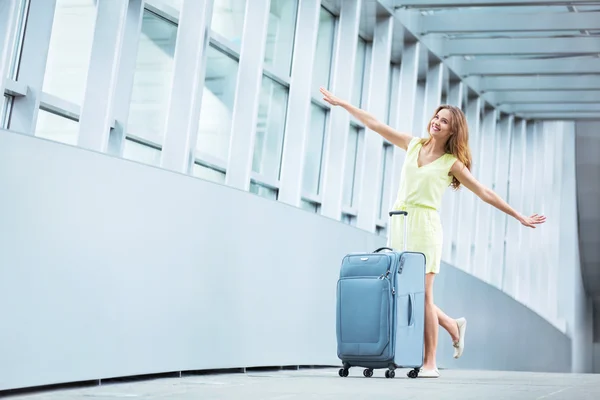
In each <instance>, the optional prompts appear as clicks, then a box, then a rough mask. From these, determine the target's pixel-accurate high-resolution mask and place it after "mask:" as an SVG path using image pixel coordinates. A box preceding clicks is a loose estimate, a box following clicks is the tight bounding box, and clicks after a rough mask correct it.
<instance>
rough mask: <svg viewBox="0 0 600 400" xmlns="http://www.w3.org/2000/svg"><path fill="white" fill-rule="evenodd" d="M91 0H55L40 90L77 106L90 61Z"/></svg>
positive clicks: (91, 32) (93, 5) (92, 19)
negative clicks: (46, 58) (46, 59)
mask: <svg viewBox="0 0 600 400" xmlns="http://www.w3.org/2000/svg"><path fill="white" fill-rule="evenodd" d="M95 19H96V5H95V1H94V0H57V2H56V11H55V12H54V20H53V23H52V33H51V35H50V46H49V49H48V61H47V62H46V71H45V74H44V85H43V91H44V92H47V93H50V94H53V95H55V96H58V97H60V98H62V99H65V100H68V101H71V102H73V103H76V104H79V105H81V102H82V101H83V92H84V90H85V84H86V79H87V72H88V67H89V63H90V53H91V50H92V40H93V37H94V25H95Z"/></svg>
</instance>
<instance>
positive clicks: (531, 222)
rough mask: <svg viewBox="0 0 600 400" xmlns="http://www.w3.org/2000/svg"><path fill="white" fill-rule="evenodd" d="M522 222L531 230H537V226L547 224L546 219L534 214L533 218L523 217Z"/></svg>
mask: <svg viewBox="0 0 600 400" xmlns="http://www.w3.org/2000/svg"><path fill="white" fill-rule="evenodd" d="M520 222H521V223H522V224H523V225H525V226H527V227H529V228H534V229H535V225H539V224H543V223H544V222H546V217H544V216H543V215H537V214H533V215H532V216H531V217H524V216H521V218H520Z"/></svg>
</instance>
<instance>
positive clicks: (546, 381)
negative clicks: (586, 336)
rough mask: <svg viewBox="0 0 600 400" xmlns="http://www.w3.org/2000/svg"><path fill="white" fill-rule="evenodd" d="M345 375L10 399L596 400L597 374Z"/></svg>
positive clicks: (182, 382)
mask: <svg viewBox="0 0 600 400" xmlns="http://www.w3.org/2000/svg"><path fill="white" fill-rule="evenodd" d="M350 372H351V373H350V376H349V377H347V378H340V377H339V376H338V373H337V369H303V370H299V371H294V370H283V371H272V372H270V371H269V372H247V373H245V374H243V373H238V374H235V373H232V374H214V375H198V376H185V377H182V378H160V379H153V380H147V381H137V382H126V383H114V384H112V383H111V384H103V385H100V386H94V387H87V388H74V389H60V390H52V391H43V392H39V393H30V394H19V395H13V396H10V397H11V398H14V399H20V400H22V399H31V400H41V399H44V400H59V399H60V400H76V399H98V400H108V399H111V400H114V399H121V398H131V399H172V400H188V399H201V400H214V399H223V400H226V399H249V400H296V399H297V400H300V399H302V400H307V399H319V400H334V399H335V400H338V399H339V400H342V399H343V400H348V399H369V400H372V399H375V398H376V399H382V400H383V399H394V400H397V399H427V400H437V399H440V400H442V399H449V400H450V399H452V400H467V399H477V400H482V399H486V400H496V399H507V400H520V399H528V400H529V399H532V400H541V399H549V400H559V399H568V400H585V399H590V400H592V399H594V400H598V399H600V375H574V374H548V373H529V372H494V371H465V370H442V371H441V373H442V377H441V378H438V379H409V378H406V371H405V370H398V371H397V375H396V377H395V378H394V379H385V378H384V377H383V373H384V370H378V371H375V375H374V376H373V377H372V378H364V377H363V376H362V370H361V369H358V368H355V369H353V370H350Z"/></svg>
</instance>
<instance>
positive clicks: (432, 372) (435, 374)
mask: <svg viewBox="0 0 600 400" xmlns="http://www.w3.org/2000/svg"><path fill="white" fill-rule="evenodd" d="M439 377H440V371H439V370H438V369H437V368H430V369H428V368H421V369H420V370H419V375H418V376H417V378H439Z"/></svg>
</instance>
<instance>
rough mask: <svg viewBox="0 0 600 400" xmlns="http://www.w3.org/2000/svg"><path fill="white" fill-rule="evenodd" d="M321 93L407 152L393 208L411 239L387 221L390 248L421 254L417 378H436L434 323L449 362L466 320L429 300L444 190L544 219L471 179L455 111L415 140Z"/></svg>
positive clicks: (458, 351) (444, 108)
mask: <svg viewBox="0 0 600 400" xmlns="http://www.w3.org/2000/svg"><path fill="white" fill-rule="evenodd" d="M321 93H322V94H323V96H324V97H323V100H325V101H326V102H328V103H330V104H331V105H333V106H341V107H342V108H344V109H346V110H347V111H348V112H349V113H350V114H352V115H353V116H354V117H355V118H357V119H358V120H360V121H361V122H362V123H363V124H365V126H366V127H367V128H369V129H371V130H373V131H375V132H377V133H378V134H380V135H381V136H383V137H384V138H385V139H387V140H388V141H390V142H391V143H393V144H395V145H396V146H398V147H400V148H402V149H404V150H406V159H405V160H404V164H403V167H402V172H401V176H400V188H399V190H398V195H397V199H396V203H395V204H394V207H393V209H394V210H402V211H408V214H409V215H410V217H409V218H408V221H407V225H408V226H407V233H408V234H407V237H408V238H410V240H408V241H407V237H405V236H404V231H403V229H401V228H402V227H401V226H400V225H399V224H398V220H392V221H391V232H390V244H391V247H392V248H394V249H401V248H402V249H406V250H408V251H413V252H419V253H423V254H424V255H425V259H426V269H425V270H426V278H425V358H424V361H423V367H422V369H421V371H420V373H419V377H422V378H437V377H439V376H440V373H439V371H438V369H437V365H436V349H437V339H438V325H441V326H442V327H443V328H444V329H446V331H448V334H449V335H450V337H451V338H452V345H453V347H454V358H459V357H460V356H461V355H462V353H463V350H464V346H465V341H464V340H465V332H466V327H467V321H466V319H465V318H458V319H453V318H450V317H448V316H447V315H446V314H445V313H444V312H443V311H442V310H441V309H440V308H439V307H438V306H436V305H435V303H434V301H433V282H434V278H435V275H436V274H438V273H439V271H440V264H441V253H442V241H443V233H442V224H441V221H440V216H439V213H438V210H439V208H440V206H441V203H442V195H443V193H444V191H445V190H446V188H447V187H448V186H452V187H453V188H454V189H458V188H459V187H460V185H461V184H463V185H464V186H465V187H466V188H467V189H469V190H471V191H472V192H473V193H475V194H476V195H477V196H478V197H479V198H481V199H482V200H483V201H485V202H486V203H488V204H491V205H493V206H494V207H496V208H498V209H499V210H501V211H503V212H505V213H506V214H508V215H510V216H512V217H514V218H515V219H517V220H518V221H519V222H521V223H522V224H523V225H525V226H528V227H531V228H535V225H536V224H541V223H544V222H545V220H546V218H545V217H543V216H538V215H537V214H534V215H533V216H531V217H525V216H523V215H521V214H519V213H518V212H516V211H515V210H514V209H512V208H511V207H510V206H509V205H508V204H507V203H506V202H505V201H504V200H502V199H501V198H500V197H499V196H498V195H497V194H496V193H494V192H493V191H492V190H491V189H488V188H486V187H484V186H483V185H482V184H481V183H479V182H478V181H477V180H476V179H475V178H474V177H473V175H471V171H470V166H471V151H470V149H469V131H468V126H467V120H466V117H465V115H464V113H463V112H462V111H461V110H460V109H459V108H458V107H454V106H450V105H441V106H439V107H437V109H436V110H435V111H434V113H433V116H432V118H431V119H430V121H429V123H428V124H427V133H428V135H429V137H427V138H420V137H413V136H412V135H410V134H407V133H403V132H398V131H397V130H395V129H393V128H392V127H390V126H389V125H386V124H384V123H383V122H380V121H378V120H377V119H376V118H375V117H374V116H373V115H372V114H370V113H368V112H366V111H364V110H361V109H360V108H357V107H354V106H353V105H351V104H350V103H348V102H347V101H344V100H341V99H339V98H337V97H336V96H334V95H333V94H332V93H330V92H329V91H327V90H326V89H324V88H321ZM405 242H406V243H405Z"/></svg>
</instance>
